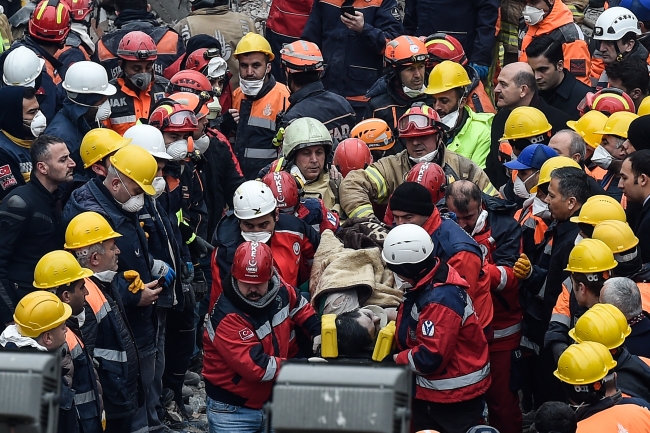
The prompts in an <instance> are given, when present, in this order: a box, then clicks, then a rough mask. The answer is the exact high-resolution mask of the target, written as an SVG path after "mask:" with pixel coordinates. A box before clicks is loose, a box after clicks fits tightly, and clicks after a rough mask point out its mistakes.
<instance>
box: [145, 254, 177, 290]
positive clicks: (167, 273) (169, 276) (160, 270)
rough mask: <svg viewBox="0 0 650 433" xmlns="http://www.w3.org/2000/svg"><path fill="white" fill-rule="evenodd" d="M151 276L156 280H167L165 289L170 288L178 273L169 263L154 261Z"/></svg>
mask: <svg viewBox="0 0 650 433" xmlns="http://www.w3.org/2000/svg"><path fill="white" fill-rule="evenodd" d="M151 275H152V276H153V277H154V278H162V277H164V278H165V280H164V282H163V284H162V285H163V287H170V286H171V284H172V283H173V282H174V280H175V279H176V272H174V270H173V269H172V267H171V266H169V265H168V264H167V263H165V262H163V261H162V260H154V261H153V266H152V267H151Z"/></svg>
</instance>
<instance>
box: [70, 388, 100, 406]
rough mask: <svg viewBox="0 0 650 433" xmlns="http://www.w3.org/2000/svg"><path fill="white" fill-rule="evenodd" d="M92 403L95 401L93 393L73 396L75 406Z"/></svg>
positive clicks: (88, 392)
mask: <svg viewBox="0 0 650 433" xmlns="http://www.w3.org/2000/svg"><path fill="white" fill-rule="evenodd" d="M92 401H95V391H94V390H93V391H87V392H82V393H81V394H75V395H74V404H76V405H77V406H79V405H82V404H84V403H90V402H92Z"/></svg>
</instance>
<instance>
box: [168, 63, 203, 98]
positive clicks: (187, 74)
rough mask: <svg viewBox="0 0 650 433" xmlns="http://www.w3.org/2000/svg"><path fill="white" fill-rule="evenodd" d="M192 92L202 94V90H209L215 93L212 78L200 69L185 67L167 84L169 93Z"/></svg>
mask: <svg viewBox="0 0 650 433" xmlns="http://www.w3.org/2000/svg"><path fill="white" fill-rule="evenodd" d="M176 92H191V93H196V94H197V95H200V94H201V92H208V93H209V94H210V96H214V95H213V93H214V92H213V90H212V84H210V80H208V78H207V77H206V76H205V75H203V74H202V73H200V72H198V71H193V70H191V69H185V70H183V71H180V72H177V73H175V74H174V76H173V77H172V79H171V80H169V84H168V85H167V93H170V94H171V93H176Z"/></svg>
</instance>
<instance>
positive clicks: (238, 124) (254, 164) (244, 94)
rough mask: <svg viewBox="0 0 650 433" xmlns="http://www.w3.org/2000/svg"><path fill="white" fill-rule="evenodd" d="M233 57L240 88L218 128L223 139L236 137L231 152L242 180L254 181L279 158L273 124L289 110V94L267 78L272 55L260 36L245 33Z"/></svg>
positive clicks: (273, 80)
mask: <svg viewBox="0 0 650 433" xmlns="http://www.w3.org/2000/svg"><path fill="white" fill-rule="evenodd" d="M234 56H235V57H236V58H237V61H238V63H239V78H240V81H239V88H238V89H235V91H234V93H233V104H232V107H233V108H231V109H230V110H229V111H228V113H224V122H223V123H222V125H221V127H222V130H223V131H224V134H225V135H226V136H228V135H229V134H230V133H231V132H234V133H235V141H234V143H235V144H234V151H235V155H237V159H238V160H239V163H240V164H241V168H242V172H243V173H244V177H245V178H246V179H254V178H255V177H256V176H257V174H258V173H259V171H260V170H261V169H262V168H264V167H266V166H267V165H268V164H269V163H271V162H273V160H275V159H276V158H277V157H278V150H277V148H275V146H274V145H273V143H272V140H273V138H274V137H275V132H276V127H277V125H276V123H275V121H276V118H277V116H278V114H279V113H280V112H281V111H285V110H286V109H287V108H288V107H289V92H288V90H287V88H286V86H284V85H282V84H280V83H277V82H276V81H275V78H273V76H272V75H271V74H270V72H271V60H273V59H274V57H275V55H274V54H273V52H272V51H271V47H270V45H269V43H268V41H267V40H266V39H264V37H263V36H260V35H258V34H255V33H247V34H246V36H244V37H243V38H242V39H241V40H240V41H239V43H238V44H237V49H236V50H235V53H234Z"/></svg>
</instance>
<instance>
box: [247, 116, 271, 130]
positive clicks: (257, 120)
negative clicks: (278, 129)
mask: <svg viewBox="0 0 650 433" xmlns="http://www.w3.org/2000/svg"><path fill="white" fill-rule="evenodd" d="M248 125H249V126H257V127H259V128H265V129H270V130H271V131H275V122H274V121H273V120H271V119H267V118H265V117H254V116H251V117H249V118H248Z"/></svg>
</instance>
